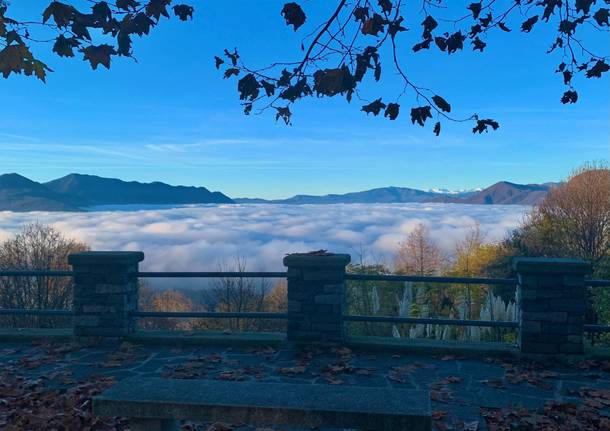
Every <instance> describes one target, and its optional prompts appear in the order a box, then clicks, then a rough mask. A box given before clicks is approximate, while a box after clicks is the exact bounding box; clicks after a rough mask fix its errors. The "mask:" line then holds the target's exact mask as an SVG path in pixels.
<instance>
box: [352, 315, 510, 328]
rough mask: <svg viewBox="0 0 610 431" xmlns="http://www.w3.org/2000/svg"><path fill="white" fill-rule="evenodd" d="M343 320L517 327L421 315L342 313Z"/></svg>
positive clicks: (488, 321)
mask: <svg viewBox="0 0 610 431" xmlns="http://www.w3.org/2000/svg"><path fill="white" fill-rule="evenodd" d="M343 320H344V321H349V322H384V323H408V324H418V325H419V324H425V325H454V326H493V327H499V328H518V327H519V324H518V323H517V322H507V321H502V320H458V319H435V318H423V317H421V318H420V317H398V316H353V315H352V316H350V315H344V316H343Z"/></svg>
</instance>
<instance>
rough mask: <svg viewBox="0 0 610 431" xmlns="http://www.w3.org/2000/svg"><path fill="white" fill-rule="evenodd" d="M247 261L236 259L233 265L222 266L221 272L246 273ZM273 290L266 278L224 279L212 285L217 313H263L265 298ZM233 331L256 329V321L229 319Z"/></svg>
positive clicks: (240, 258)
mask: <svg viewBox="0 0 610 431" xmlns="http://www.w3.org/2000/svg"><path fill="white" fill-rule="evenodd" d="M247 263H248V262H247V260H246V259H245V258H243V257H236V258H235V260H234V262H233V264H232V265H226V264H223V265H220V267H219V271H223V272H238V273H244V272H246V271H247V267H248V265H247ZM270 290H271V283H270V281H269V280H267V279H265V278H256V279H253V278H246V277H223V278H219V279H218V280H216V282H215V283H214V284H213V285H212V288H211V293H212V298H213V299H214V301H215V302H216V310H217V311H226V312H245V311H263V310H264V308H265V298H266V295H267V293H268V292H269V291H270ZM227 320H228V322H229V329H231V330H239V331H244V330H249V329H255V328H254V327H255V326H256V321H253V320H252V319H241V318H239V319H227Z"/></svg>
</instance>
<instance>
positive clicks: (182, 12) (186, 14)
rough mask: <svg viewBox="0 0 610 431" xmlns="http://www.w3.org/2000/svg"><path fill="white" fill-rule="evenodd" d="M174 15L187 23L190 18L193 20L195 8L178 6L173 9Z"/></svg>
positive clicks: (183, 5) (184, 5) (185, 5)
mask: <svg viewBox="0 0 610 431" xmlns="http://www.w3.org/2000/svg"><path fill="white" fill-rule="evenodd" d="M173 10H174V14H175V15H176V16H177V17H178V18H180V20H181V21H187V20H188V19H189V18H190V19H193V12H195V8H194V7H193V6H189V5H187V4H177V5H176V6H174V7H173Z"/></svg>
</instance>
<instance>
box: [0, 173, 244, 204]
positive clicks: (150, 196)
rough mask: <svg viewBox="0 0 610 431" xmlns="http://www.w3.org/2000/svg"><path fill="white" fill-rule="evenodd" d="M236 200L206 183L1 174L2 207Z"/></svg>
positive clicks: (80, 175)
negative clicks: (43, 179)
mask: <svg viewBox="0 0 610 431" xmlns="http://www.w3.org/2000/svg"><path fill="white" fill-rule="evenodd" d="M204 203H233V200H232V199H231V198H229V197H228V196H226V195H224V194H223V193H220V192H211V191H209V190H208V189H206V188H205V187H187V186H172V185H169V184H165V183H161V182H153V183H140V182H136V181H130V182H127V181H122V180H119V179H115V178H103V177H98V176H95V175H83V174H70V175H67V176H65V177H62V178H58V179H56V180H53V181H49V182H47V183H44V184H41V183H37V182H35V181H32V180H30V179H28V178H26V177H24V176H22V175H19V174H14V173H12V174H4V175H0V211H84V210H86V209H87V208H88V207H91V206H96V205H129V204H139V205H145V204H154V205H162V204H170V205H181V204H204Z"/></svg>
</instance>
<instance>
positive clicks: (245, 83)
mask: <svg viewBox="0 0 610 431" xmlns="http://www.w3.org/2000/svg"><path fill="white" fill-rule="evenodd" d="M259 88H260V84H259V83H258V81H257V80H256V77H255V76H254V75H253V74H252V73H248V74H247V75H245V76H244V77H243V78H241V79H240V80H239V81H238V82H237V91H238V92H239V98H240V100H251V101H252V100H254V99H256V98H257V97H258V93H259Z"/></svg>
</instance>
